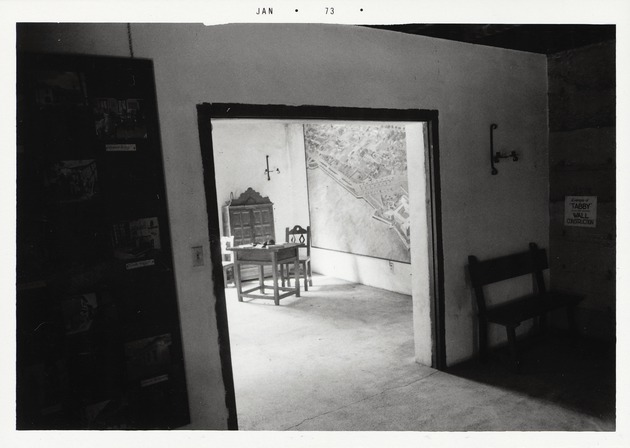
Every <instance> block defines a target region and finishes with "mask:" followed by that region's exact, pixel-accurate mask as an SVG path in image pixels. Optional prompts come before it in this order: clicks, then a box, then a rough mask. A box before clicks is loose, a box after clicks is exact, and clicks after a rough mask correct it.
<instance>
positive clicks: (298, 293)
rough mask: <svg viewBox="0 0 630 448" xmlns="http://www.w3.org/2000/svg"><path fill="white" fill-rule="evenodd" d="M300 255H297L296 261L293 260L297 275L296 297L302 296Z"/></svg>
mask: <svg viewBox="0 0 630 448" xmlns="http://www.w3.org/2000/svg"><path fill="white" fill-rule="evenodd" d="M298 263H299V257H295V261H294V262H293V270H294V271H295V272H294V275H295V297H300V266H299V265H298Z"/></svg>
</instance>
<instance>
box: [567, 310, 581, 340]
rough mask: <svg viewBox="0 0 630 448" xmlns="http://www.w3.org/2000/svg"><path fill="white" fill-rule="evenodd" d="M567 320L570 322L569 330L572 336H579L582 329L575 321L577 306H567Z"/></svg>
mask: <svg viewBox="0 0 630 448" xmlns="http://www.w3.org/2000/svg"><path fill="white" fill-rule="evenodd" d="M567 321H568V323H569V332H570V333H571V336H572V337H575V338H577V337H579V336H580V330H579V329H578V326H577V323H576V322H575V306H568V307H567Z"/></svg>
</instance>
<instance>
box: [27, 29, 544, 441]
mask: <svg viewBox="0 0 630 448" xmlns="http://www.w3.org/2000/svg"><path fill="white" fill-rule="evenodd" d="M131 29H132V35H133V43H134V52H135V55H136V57H143V58H151V59H153V60H154V64H155V76H156V83H157V94H158V106H159V114H160V127H161V134H162V146H163V151H164V159H165V168H166V187H167V193H168V200H169V211H170V219H171V229H172V235H173V244H174V257H175V274H176V278H177V289H178V299H179V307H180V314H181V320H182V329H183V341H184V354H185V360H186V371H187V380H188V387H189V394H190V400H191V414H192V424H191V427H193V428H207V429H219V428H225V427H226V419H227V411H226V408H225V398H224V394H225V389H224V385H223V382H222V378H221V372H220V363H219V350H218V343H217V327H216V317H215V313H214V302H215V298H214V297H212V293H211V291H212V280H211V275H210V266H205V267H204V268H200V269H199V268H197V269H195V268H193V267H192V266H191V257H190V253H189V251H190V246H193V245H199V244H203V245H204V246H207V238H208V229H207V222H206V216H207V215H206V203H205V197H204V193H203V191H204V190H203V173H202V166H201V156H200V149H199V138H198V132H197V119H196V110H195V105H196V104H199V103H202V102H231V103H255V104H270V103H276V104H288V105H303V104H308V105H327V106H344V107H353V106H354V107H379V108H400V109H406V108H414V109H435V110H438V111H439V117H440V136H439V137H440V155H441V158H440V164H441V170H440V174H441V180H442V192H441V195H442V210H443V216H442V225H443V237H444V264H445V301H446V343H447V362H448V363H450V364H452V363H453V362H456V361H458V360H461V359H464V358H467V357H469V356H471V355H472V354H473V340H474V339H473V331H474V326H473V314H472V306H471V304H472V298H471V293H470V288H469V285H468V282H467V278H466V270H465V265H466V257H467V255H468V254H470V253H474V254H477V255H478V256H480V257H482V258H484V257H488V256H494V255H499V254H503V253H506V252H511V251H515V250H520V249H522V248H523V247H526V245H527V243H528V242H529V241H536V242H538V243H539V244H540V245H541V246H544V247H547V245H548V227H549V226H548V221H549V219H548V218H549V217H548V205H547V203H548V202H547V199H548V167H547V153H548V150H547V96H546V95H547V77H546V58H545V56H542V55H536V54H531V53H524V52H518V51H510V50H503V49H498V48H489V47H481V46H474V45H470V44H463V43H457V42H449V41H444V40H440V39H431V38H425V37H419V36H410V35H404V34H401V33H394V32H389V31H381V30H374V29H368V28H361V27H350V26H342V25H317V24H303V25H300V24H294V25H285V24H270V25H239V24H237V25H221V26H212V27H205V26H203V25H198V24H194V25H193V24H134V25H132V27H131ZM18 48H20V49H23V50H31V51H50V52H71V53H87V54H103V55H113V56H128V55H129V53H128V45H127V30H126V26H125V25H124V24H113V25H112V24H87V25H76V24H33V25H30V26H29V29H28V32H27V33H26V32H25V33H24V34H22V35H21V36H19V41H18ZM493 122H495V123H497V124H498V125H499V127H498V129H497V131H496V133H495V142H496V144H497V147H498V149H507V150H512V149H515V150H517V151H518V152H520V153H521V154H522V157H521V160H520V161H519V162H518V163H513V162H501V164H500V165H499V166H498V169H499V174H498V175H497V176H491V175H490V171H489V166H488V165H489V162H488V157H489V155H488V152H489V150H488V144H489V125H490V123H493Z"/></svg>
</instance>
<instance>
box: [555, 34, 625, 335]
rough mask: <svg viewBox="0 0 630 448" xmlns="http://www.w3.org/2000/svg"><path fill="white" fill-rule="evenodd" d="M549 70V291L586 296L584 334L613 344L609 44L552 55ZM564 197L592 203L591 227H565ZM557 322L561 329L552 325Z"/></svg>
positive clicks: (612, 75) (612, 76) (612, 57)
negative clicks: (592, 199) (594, 208)
mask: <svg viewBox="0 0 630 448" xmlns="http://www.w3.org/2000/svg"><path fill="white" fill-rule="evenodd" d="M548 70H549V167H550V175H549V177H550V186H549V188H550V191H549V193H550V217H551V222H550V229H549V230H550V235H549V240H550V262H551V281H552V285H553V286H554V287H556V288H558V289H564V290H569V291H574V292H578V293H582V294H585V295H586V300H585V301H584V302H583V303H582V305H581V307H580V309H579V313H578V322H579V323H580V325H581V327H582V328H583V330H584V332H585V333H586V334H589V335H592V336H596V337H601V338H610V337H614V329H615V327H614V325H615V240H616V235H615V206H616V197H615V146H616V140H615V130H616V127H615V121H616V117H615V42H607V43H603V44H598V45H593V46H588V47H584V48H580V49H576V50H571V51H566V52H562V53H558V54H555V55H552V56H550V57H549V58H548ZM565 196H597V221H596V227H574V226H566V225H564V221H563V217H564V206H565V204H564V202H565ZM559 322H561V321H560V320H559Z"/></svg>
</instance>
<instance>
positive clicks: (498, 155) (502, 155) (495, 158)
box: [490, 123, 518, 176]
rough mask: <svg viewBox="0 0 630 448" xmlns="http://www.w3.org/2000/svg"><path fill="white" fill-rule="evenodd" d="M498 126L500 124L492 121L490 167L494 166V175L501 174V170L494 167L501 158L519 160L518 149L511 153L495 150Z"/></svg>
mask: <svg viewBox="0 0 630 448" xmlns="http://www.w3.org/2000/svg"><path fill="white" fill-rule="evenodd" d="M497 127H498V126H497V125H496V124H495V123H492V124H491V125H490V167H491V168H492V175H493V176H494V175H495V174H499V171H497V169H496V168H495V167H494V164H495V163H499V162H500V161H501V159H508V158H510V157H511V158H512V161H514V162H518V154H517V153H516V151H512V152H510V153H509V154H506V153H502V152H499V151H497V152H494V130H495V129H496V128H497Z"/></svg>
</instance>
